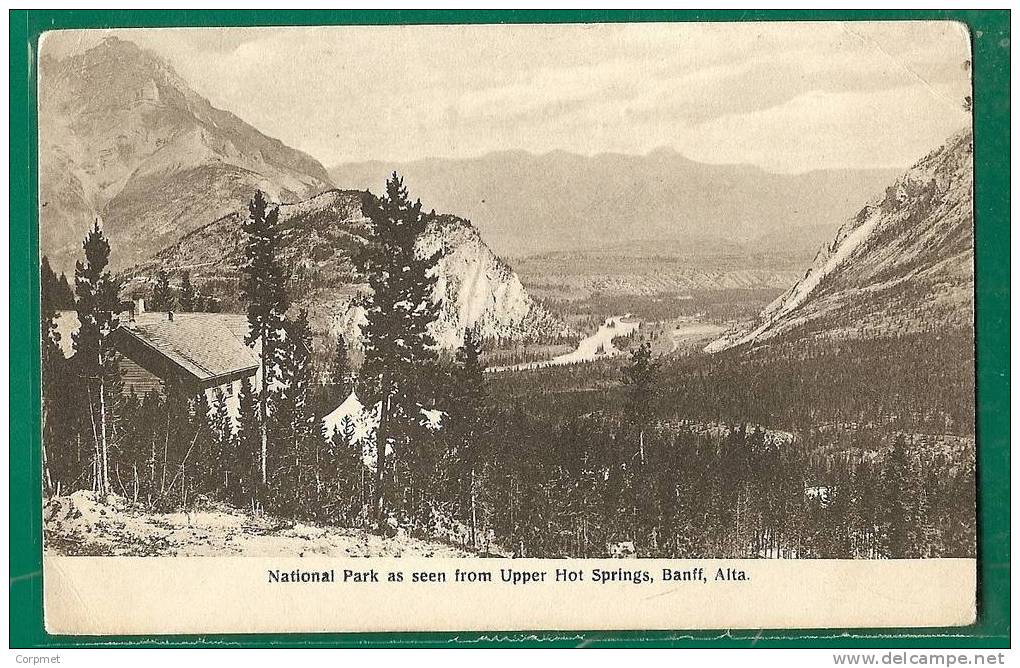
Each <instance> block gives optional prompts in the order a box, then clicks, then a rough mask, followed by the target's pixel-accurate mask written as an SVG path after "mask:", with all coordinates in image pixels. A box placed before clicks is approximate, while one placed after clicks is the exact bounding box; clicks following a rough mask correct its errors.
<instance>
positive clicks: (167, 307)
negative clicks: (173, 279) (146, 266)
mask: <svg viewBox="0 0 1020 668" xmlns="http://www.w3.org/2000/svg"><path fill="white" fill-rule="evenodd" d="M149 301H150V302H151V304H150V308H151V309H152V310H153V311H172V310H173V309H174V306H175V304H176V299H175V298H174V289H173V287H171V286H170V276H169V275H168V274H167V273H166V271H165V270H163V269H160V270H159V271H157V272H156V284H155V285H154V286H153V288H152V297H150V298H149Z"/></svg>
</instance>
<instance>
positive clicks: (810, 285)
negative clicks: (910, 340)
mask: <svg viewBox="0 0 1020 668" xmlns="http://www.w3.org/2000/svg"><path fill="white" fill-rule="evenodd" d="M973 162H974V158H973V134H972V132H971V131H969V130H968V131H964V132H960V133H958V134H956V135H954V136H953V137H951V138H950V139H949V141H948V142H946V144H945V145H944V146H942V147H940V148H939V149H937V150H935V151H933V152H932V153H930V154H929V155H928V156H926V157H924V158H922V159H921V160H920V161H919V162H918V163H917V164H916V165H914V166H913V167H911V168H910V169H909V170H908V171H907V172H906V173H905V174H903V175H902V176H901V177H900V178H898V179H896V180H895V181H894V182H892V183H891V184H890V185H889V186H888V187H887V188H886V189H885V193H884V194H883V195H882V196H880V197H878V198H875V199H873V200H872V201H871V202H869V203H868V204H867V205H866V206H864V208H862V209H860V210H859V211H858V212H857V213H856V214H855V215H853V216H852V217H850V219H849V220H848V221H847V222H846V223H845V224H844V225H843V226H842V227H841V228H840V229H839V231H838V232H837V233H836V235H835V238H834V239H832V240H831V241H830V242H829V243H827V244H825V246H824V247H823V248H822V249H821V250H820V251H819V252H818V254H817V256H816V258H815V261H814V263H813V264H812V265H811V267H810V268H809V269H808V270H807V272H806V273H805V274H804V276H803V278H802V279H801V280H799V281H798V282H797V283H796V284H795V285H793V287H791V288H790V289H789V290H788V291H787V292H786V293H784V294H783V295H782V296H780V297H779V298H778V299H776V300H775V301H774V302H773V303H771V304H769V306H768V307H766V308H765V310H764V311H762V313H761V315H760V316H759V317H758V319H757V321H756V322H754V323H753V325H752V326H751V327H750V328H748V329H745V330H742V331H737V332H730V333H729V334H728V335H727V336H725V337H723V338H722V339H720V340H718V341H715V342H713V343H712V344H710V345H709V347H708V348H707V350H709V351H710V352H715V351H719V350H724V349H726V348H732V347H735V346H740V345H751V346H753V345H760V344H763V343H766V342H768V341H770V340H772V339H776V338H779V337H782V338H790V337H794V338H796V337H805V336H825V337H831V336H852V337H869V336H884V335H894V334H902V333H908V332H917V331H935V332H936V333H937V332H938V331H940V330H944V329H948V328H959V329H964V330H969V329H970V328H972V327H973V322H974V165H973Z"/></svg>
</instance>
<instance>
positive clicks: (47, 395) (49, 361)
mask: <svg viewBox="0 0 1020 668" xmlns="http://www.w3.org/2000/svg"><path fill="white" fill-rule="evenodd" d="M59 290H60V283H59V281H58V280H57V275H56V274H55V273H54V271H53V269H52V268H51V267H50V261H49V259H48V258H47V257H46V256H45V255H44V256H43V258H42V265H41V267H40V276H39V292H40V298H41V299H40V304H39V316H40V319H41V332H40V333H41V341H40V351H41V357H42V359H41V362H42V422H43V430H44V431H43V442H42V457H43V478H44V479H43V482H44V484H45V486H46V491H47V493H52V492H53V491H54V477H55V476H54V475H53V470H52V468H51V466H50V461H49V455H51V454H52V447H51V446H53V445H55V444H57V443H58V442H60V441H62V440H63V439H62V437H61V436H62V435H61V434H60V432H61V431H62V430H61V429H60V427H59V425H61V424H62V422H61V421H60V420H58V419H57V415H55V414H54V409H55V408H56V410H57V411H59V410H60V407H58V406H56V404H57V403H58V402H59V401H60V398H61V393H62V389H63V386H64V385H65V384H66V379H64V378H62V375H63V371H64V368H65V364H64V353H63V352H62V351H61V349H60V332H58V331H57V309H58V308H59V306H58V304H57V301H58V299H59V298H60V295H59ZM48 447H50V449H51V452H47V448H48ZM61 454H63V453H61Z"/></svg>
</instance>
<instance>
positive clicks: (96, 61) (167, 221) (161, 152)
mask: <svg viewBox="0 0 1020 668" xmlns="http://www.w3.org/2000/svg"><path fill="white" fill-rule="evenodd" d="M39 70H40V83H39V137H40V146H39V166H40V197H39V205H40V247H41V249H42V252H43V253H44V254H47V255H49V257H50V261H51V263H52V264H53V265H54V267H56V268H57V270H58V271H61V270H64V271H67V270H70V269H72V268H73V260H74V259H75V256H77V255H78V254H79V253H80V250H81V240H82V237H83V236H84V234H85V231H86V229H87V227H88V226H89V225H90V224H91V223H92V221H93V220H94V219H95V218H96V217H97V216H98V217H101V218H102V219H103V222H104V226H105V230H106V233H107V234H108V236H109V237H110V239H111V243H112V245H113V247H114V249H115V252H114V253H113V255H112V257H111V262H112V264H113V265H114V267H116V268H123V267H127V266H130V265H131V264H134V263H135V262H138V261H141V260H144V259H146V258H148V257H149V256H150V255H151V254H152V253H154V252H155V251H157V250H159V249H160V248H163V247H164V246H166V245H168V244H171V243H173V242H175V241H176V240H177V239H178V238H180V236H181V235H182V234H186V233H187V232H190V231H191V230H193V229H195V228H196V227H198V226H199V225H203V224H206V223H208V222H209V221H210V220H213V219H215V218H219V217H220V216H223V215H225V214H226V213H228V212H229V211H231V210H233V209H235V208H237V206H238V204H239V203H240V202H243V201H246V200H247V199H248V198H250V197H251V195H252V193H253V192H254V190H255V189H256V188H261V189H263V190H264V191H266V192H268V193H269V194H270V195H271V196H272V197H274V198H275V199H277V200H282V201H297V200H301V199H305V198H307V197H311V196H313V195H316V194H319V193H321V192H324V191H325V190H327V189H329V188H331V187H332V184H331V182H330V179H329V175H328V174H327V173H326V170H325V169H324V168H323V167H322V165H320V164H319V163H318V162H316V161H315V159H313V158H312V157H310V156H308V155H306V154H304V153H302V152H301V151H297V150H295V149H292V148H290V147H288V146H285V145H284V144H283V143H281V142H280V141H278V140H276V139H273V138H271V137H267V136H265V135H264V134H262V133H261V132H259V131H258V130H256V129H255V128H253V127H252V126H250V125H248V124H247V123H245V122H244V121H242V120H241V119H239V118H237V117H236V116H234V115H233V114H231V113H229V112H226V111H221V110H219V109H215V108H214V107H213V106H212V105H211V104H210V103H209V102H208V101H207V100H206V99H204V98H203V97H201V96H200V95H198V94H197V93H195V91H194V90H192V89H191V87H189V86H188V84H187V83H186V82H185V81H184V80H183V79H181V78H180V77H179V76H178V75H177V73H176V72H174V70H173V69H172V68H171V67H170V66H169V65H168V64H167V63H166V62H164V61H163V60H162V59H160V58H158V57H157V56H155V55H154V54H152V53H151V52H149V51H145V50H142V49H140V48H138V47H137V46H136V45H135V44H133V43H132V42H128V41H124V40H120V39H117V38H114V37H110V38H107V39H106V40H105V41H103V42H102V43H100V44H99V45H97V46H95V47H93V48H91V49H89V50H88V51H85V52H84V53H81V54H78V55H72V56H68V57H66V58H63V59H60V60H57V59H54V58H52V57H49V56H47V55H45V53H44V54H43V56H42V57H41V58H40V62H39Z"/></svg>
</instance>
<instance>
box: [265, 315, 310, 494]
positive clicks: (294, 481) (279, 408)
mask: <svg viewBox="0 0 1020 668" xmlns="http://www.w3.org/2000/svg"><path fill="white" fill-rule="evenodd" d="M284 327H285V331H286V338H285V339H284V340H283V341H282V343H281V344H280V347H279V350H280V356H279V375H278V378H279V388H278V389H277V391H276V392H275V395H274V401H273V414H272V416H271V418H270V422H271V425H272V428H271V433H270V443H271V444H272V446H273V447H272V458H271V459H270V464H271V465H272V469H273V471H274V476H273V481H272V484H271V487H272V490H273V499H274V503H275V505H276V510H278V511H283V512H294V511H295V510H296V509H307V508H310V507H315V506H316V505H317V504H318V499H319V496H320V495H321V491H322V481H321V476H320V465H321V461H320V460H321V458H322V446H323V441H322V439H321V438H320V434H319V431H318V430H317V429H315V422H316V419H315V414H314V413H313V411H312V406H311V402H310V399H311V392H312V387H313V384H314V380H315V368H314V366H313V364H312V332H311V328H310V326H309V324H308V313H307V311H305V310H302V311H301V312H300V314H299V315H298V317H297V319H296V320H294V321H287V322H286V323H285V325H284Z"/></svg>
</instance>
